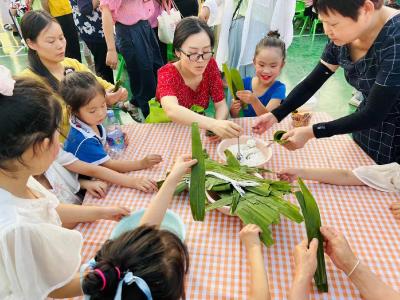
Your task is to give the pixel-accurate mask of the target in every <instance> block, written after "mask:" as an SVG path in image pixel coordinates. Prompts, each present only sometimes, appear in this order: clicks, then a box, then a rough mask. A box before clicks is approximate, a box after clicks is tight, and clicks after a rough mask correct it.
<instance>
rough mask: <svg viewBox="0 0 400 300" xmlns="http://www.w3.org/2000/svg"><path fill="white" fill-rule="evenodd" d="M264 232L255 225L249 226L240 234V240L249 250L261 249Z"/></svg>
mask: <svg viewBox="0 0 400 300" xmlns="http://www.w3.org/2000/svg"><path fill="white" fill-rule="evenodd" d="M261 232H262V230H261V228H260V227H258V226H257V225H254V224H247V225H246V226H245V227H243V228H242V230H241V231H240V233H239V236H240V239H241V240H242V242H243V243H244V245H245V247H246V248H247V249H250V248H251V247H254V246H256V247H260V246H261V241H260V233H261Z"/></svg>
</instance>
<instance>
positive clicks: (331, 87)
mask: <svg viewBox="0 0 400 300" xmlns="http://www.w3.org/2000/svg"><path fill="white" fill-rule="evenodd" d="M0 25H1V27H0V28H1V29H0V41H1V45H2V46H1V47H0V64H2V65H5V66H7V67H8V68H10V69H11V71H12V72H13V74H17V73H18V72H19V71H21V70H22V69H24V68H25V67H26V64H27V56H26V51H25V50H24V49H22V48H21V46H20V43H19V41H18V39H16V38H14V37H13V36H12V35H11V34H10V33H9V32H4V31H1V30H2V27H3V26H2V24H1V22H0ZM326 42H327V39H326V37H325V36H324V35H318V36H317V37H316V39H315V41H314V43H311V37H309V36H302V37H298V36H295V38H294V41H293V43H292V45H291V47H290V48H289V49H288V58H287V62H286V66H285V68H284V69H283V71H282V75H281V78H280V80H281V81H282V82H284V83H285V84H286V85H287V88H288V90H289V91H290V90H291V89H292V88H293V87H294V86H295V85H296V84H297V83H298V82H299V81H301V80H302V79H303V78H304V77H305V76H307V74H308V73H309V72H310V71H311V70H312V69H313V68H314V66H315V64H316V63H317V62H318V61H319V58H320V56H321V53H322V51H323V48H324V46H325V44H326ZM351 92H352V88H351V87H350V86H349V85H348V84H347V83H346V82H345V79H344V75H343V71H342V70H341V69H339V71H338V72H337V73H336V74H335V75H334V76H332V77H331V78H330V79H329V81H328V82H327V83H326V84H325V85H324V86H323V87H322V88H321V90H320V91H319V92H318V93H317V94H316V97H317V102H316V104H315V106H314V107H313V109H314V110H316V111H324V112H327V113H329V114H330V115H332V116H333V117H340V116H344V115H347V114H348V113H349V112H352V111H353V110H354V108H353V107H351V106H349V105H348V101H349V99H350V98H351Z"/></svg>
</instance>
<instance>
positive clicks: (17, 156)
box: [0, 77, 61, 171]
mask: <svg viewBox="0 0 400 300" xmlns="http://www.w3.org/2000/svg"><path fill="white" fill-rule="evenodd" d="M60 120H61V105H60V103H59V101H58V100H57V99H55V98H54V96H53V93H52V92H51V91H50V90H49V89H48V88H47V87H46V86H45V85H43V84H42V83H40V82H38V81H37V80H34V79H31V78H23V77H20V78H17V79H16V82H15V85H14V90H13V95H12V96H5V95H2V94H0V169H3V170H7V171H13V167H12V161H13V160H18V161H19V162H20V163H22V164H23V163H24V162H23V161H22V160H21V156H22V154H23V153H24V152H25V151H26V150H28V149H29V148H30V147H31V146H33V147H36V145H38V144H39V143H40V142H42V141H43V140H44V139H46V138H49V139H50V140H52V138H53V135H54V133H55V131H56V130H57V129H58V126H59V124H60ZM34 149H35V148H34Z"/></svg>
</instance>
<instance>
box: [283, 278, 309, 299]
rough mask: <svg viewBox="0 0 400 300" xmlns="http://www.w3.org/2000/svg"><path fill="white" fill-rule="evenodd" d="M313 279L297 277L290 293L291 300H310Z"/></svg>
mask: <svg viewBox="0 0 400 300" xmlns="http://www.w3.org/2000/svg"><path fill="white" fill-rule="evenodd" d="M311 280H312V278H311V279H310V278H305V277H301V276H295V277H294V280H293V283H292V287H291V288H290V292H289V298H288V299H289V300H308V299H310V289H311Z"/></svg>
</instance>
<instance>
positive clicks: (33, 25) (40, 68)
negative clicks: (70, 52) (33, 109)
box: [21, 10, 60, 92]
mask: <svg viewBox="0 0 400 300" xmlns="http://www.w3.org/2000/svg"><path fill="white" fill-rule="evenodd" d="M53 22H54V23H57V24H58V22H57V20H56V19H55V18H54V17H52V16H51V15H50V14H49V13H48V12H46V11H44V10H36V11H30V12H27V13H26V14H25V15H24V16H23V17H22V21H21V31H22V36H23V38H24V39H25V41H27V40H31V41H32V42H35V41H36V39H37V37H38V36H39V34H40V33H41V32H42V31H43V29H45V28H46V27H47V26H49V25H50V24H51V23H53ZM28 63H29V68H30V69H31V70H32V72H34V73H36V74H37V75H39V76H41V77H43V78H44V79H45V81H46V82H47V83H48V84H49V86H50V87H51V88H52V89H53V90H54V91H55V92H57V91H58V86H59V84H60V83H59V81H58V80H57V78H55V77H54V76H53V74H51V73H50V71H49V70H48V69H47V68H46V66H45V65H44V64H43V62H42V61H41V60H40V57H39V55H38V53H37V52H36V51H35V50H33V49H31V48H29V49H28Z"/></svg>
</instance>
